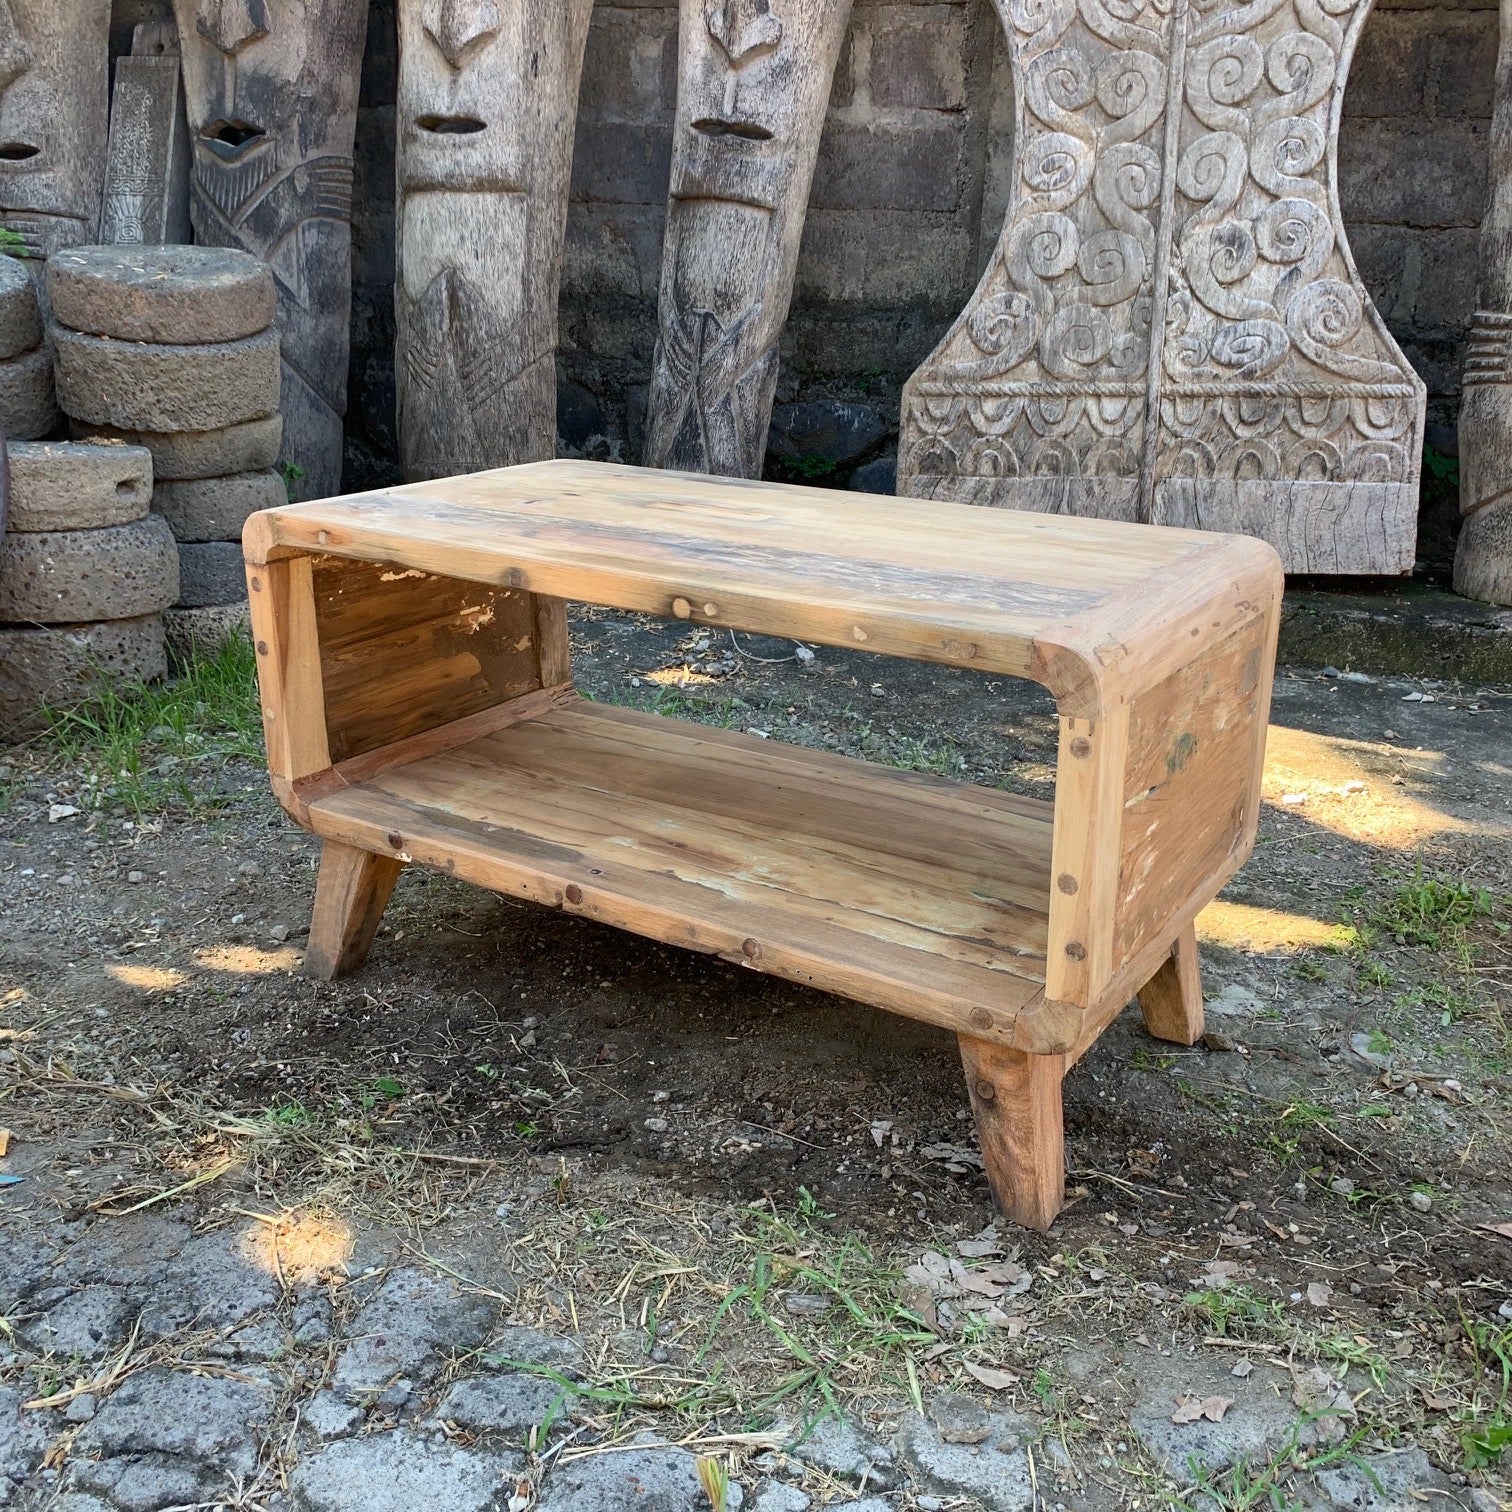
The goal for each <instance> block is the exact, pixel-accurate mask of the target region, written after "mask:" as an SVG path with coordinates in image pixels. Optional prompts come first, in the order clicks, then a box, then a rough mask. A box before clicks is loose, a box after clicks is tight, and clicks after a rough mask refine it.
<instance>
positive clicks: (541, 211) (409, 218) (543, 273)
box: [395, 0, 593, 479]
mask: <svg viewBox="0 0 1512 1512" xmlns="http://www.w3.org/2000/svg"><path fill="white" fill-rule="evenodd" d="M592 9H593V0H399V246H398V257H399V270H398V286H397V289H396V293H395V313H396V317H397V326H398V342H397V348H398V349H397V353H396V362H395V368H396V374H397V379H398V386H399V435H400V442H401V446H402V449H403V455H404V469H405V473H406V475H407V476H408V477H409V478H411V479H418V478H435V477H447V476H451V475H453V474H456V473H465V472H477V471H480V470H482V469H484V468H489V467H503V466H507V465H509V464H512V463H517V462H538V461H541V460H543V459H545V458H549V457H551V456H553V455H554V454H555V451H556V343H557V291H558V288H559V286H560V283H561V272H562V246H563V241H564V239H565V236H566V229H567V191H568V188H569V184H570V181H571V177H572V139H573V123H574V120H575V118H576V115H577V99H578V85H579V83H580V81H581V78H582V72H583V53H584V49H585V47H586V45H587V40H588V21H589V16H590V13H591V12H592Z"/></svg>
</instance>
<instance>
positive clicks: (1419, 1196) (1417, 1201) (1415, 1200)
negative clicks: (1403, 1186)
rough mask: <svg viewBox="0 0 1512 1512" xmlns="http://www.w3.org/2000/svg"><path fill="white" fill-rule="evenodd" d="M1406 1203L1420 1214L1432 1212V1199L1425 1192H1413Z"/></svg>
mask: <svg viewBox="0 0 1512 1512" xmlns="http://www.w3.org/2000/svg"><path fill="white" fill-rule="evenodd" d="M1407 1201H1408V1202H1409V1203H1411V1204H1412V1206H1413V1207H1415V1208H1416V1209H1417V1210H1418V1212H1420V1213H1428V1212H1432V1210H1433V1198H1431V1197H1430V1196H1429V1195H1428V1194H1427V1192H1413V1193H1412V1195H1411V1196H1410V1197H1408V1199H1407Z"/></svg>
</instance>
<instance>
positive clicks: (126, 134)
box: [100, 26, 190, 245]
mask: <svg viewBox="0 0 1512 1512" xmlns="http://www.w3.org/2000/svg"><path fill="white" fill-rule="evenodd" d="M159 30H160V29H159V28H155V27H147V26H139V27H138V28H137V30H136V39H135V42H134V51H133V52H132V54H131V55H130V56H127V57H123V58H118V59H117V60H116V66H115V92H114V93H113V94H112V96H111V100H110V151H109V155H108V158H107V161H106V165H105V203H104V210H103V213H102V215H101V219H100V240H101V241H102V242H108V243H111V244H112V245H124V244H133V245H134V244H137V243H145V244H148V245H160V244H163V243H170V244H179V243H183V242H187V241H188V240H189V237H190V229H189V126H188V122H187V121H186V120H185V117H184V92H183V87H182V83H181V79H180V67H179V55H178V50H177V47H176V46H175V47H174V48H173V49H172V50H171V51H161V50H154V49H155V48H156V47H159V46H160V38H159V36H158V32H159Z"/></svg>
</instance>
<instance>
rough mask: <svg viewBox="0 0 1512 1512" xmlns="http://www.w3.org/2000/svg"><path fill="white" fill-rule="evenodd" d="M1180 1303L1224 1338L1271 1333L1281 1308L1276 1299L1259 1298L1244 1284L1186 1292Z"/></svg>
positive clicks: (1279, 1320) (1209, 1329) (1278, 1323)
mask: <svg viewBox="0 0 1512 1512" xmlns="http://www.w3.org/2000/svg"><path fill="white" fill-rule="evenodd" d="M1183 1302H1184V1305H1185V1307H1186V1309H1187V1311H1188V1312H1189V1313H1191V1314H1192V1315H1193V1316H1194V1317H1195V1318H1196V1319H1197V1321H1198V1322H1199V1323H1200V1324H1201V1325H1202V1326H1203V1327H1204V1328H1205V1329H1207V1330H1208V1331H1209V1332H1211V1333H1215V1334H1217V1335H1218V1336H1219V1337H1220V1338H1224V1339H1227V1338H1240V1339H1249V1338H1254V1337H1255V1336H1256V1335H1257V1334H1265V1333H1271V1332H1274V1331H1275V1330H1276V1329H1277V1328H1278V1327H1279V1326H1280V1324H1281V1318H1282V1313H1283V1310H1284V1309H1283V1307H1282V1304H1281V1303H1280V1302H1279V1301H1272V1300H1270V1299H1269V1298H1266V1297H1262V1296H1260V1295H1259V1294H1258V1293H1257V1292H1255V1291H1254V1290H1253V1289H1252V1288H1251V1287H1248V1286H1233V1287H1224V1288H1222V1289H1220V1288H1217V1287H1209V1288H1208V1289H1207V1290H1206V1291H1198V1292H1188V1293H1187V1294H1186V1297H1185V1298H1184V1299H1183Z"/></svg>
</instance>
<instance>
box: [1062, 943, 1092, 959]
mask: <svg viewBox="0 0 1512 1512" xmlns="http://www.w3.org/2000/svg"><path fill="white" fill-rule="evenodd" d="M1066 954H1067V955H1068V956H1070V957H1071V959H1072V960H1073V961H1085V960H1086V959H1087V947H1086V946H1085V945H1083V944H1082V942H1081V941H1080V940H1072V942H1071V943H1070V944H1069V945H1068V946H1066Z"/></svg>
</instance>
